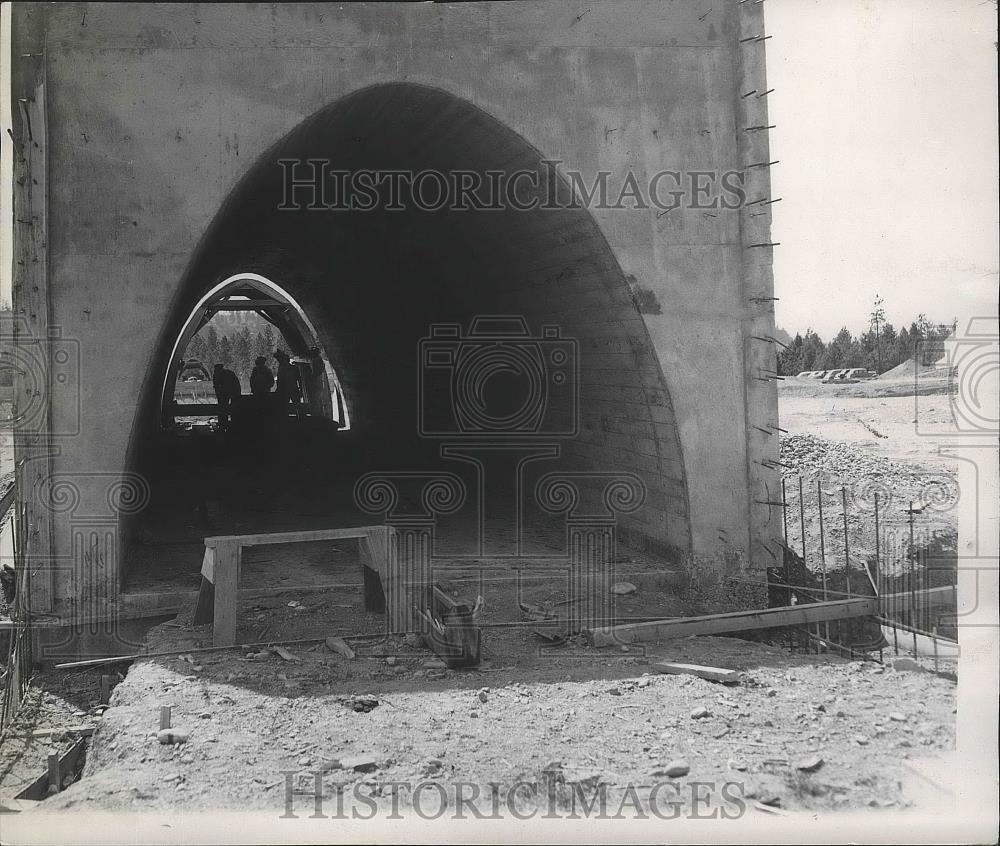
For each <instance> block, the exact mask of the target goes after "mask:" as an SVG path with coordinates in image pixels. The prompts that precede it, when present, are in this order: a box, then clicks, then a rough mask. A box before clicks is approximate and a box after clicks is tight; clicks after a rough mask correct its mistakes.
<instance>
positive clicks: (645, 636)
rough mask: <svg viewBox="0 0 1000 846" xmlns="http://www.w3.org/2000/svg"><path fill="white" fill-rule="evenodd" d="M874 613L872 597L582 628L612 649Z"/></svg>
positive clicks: (591, 638)
mask: <svg viewBox="0 0 1000 846" xmlns="http://www.w3.org/2000/svg"><path fill="white" fill-rule="evenodd" d="M877 613H878V600H877V599H876V598H875V597H864V598H862V599H838V600H835V601H832V602H810V603H806V604H802V605H783V606H780V607H778V608H766V609H764V610H756V611H732V612H730V613H727V614H709V615H707V616H704V617H678V618H676V619H672V620H657V621H654V622H651V623H633V624H630V625H629V624H627V625H622V626H605V627H603V628H599V629H586V630H585V632H584V633H585V634H586V636H587V639H588V640H589V641H590V643H591V645H593V646H613V645H620V644H628V643H636V642H639V641H647V640H660V639H669V638H677V637H691V636H694V635H717V634H726V633H728V632H743V631H750V630H752V629H771V628H775V627H780V626H801V625H806V624H808V623H820V622H823V621H826V620H846V619H849V618H852V617H870V616H874V615H875V614H877Z"/></svg>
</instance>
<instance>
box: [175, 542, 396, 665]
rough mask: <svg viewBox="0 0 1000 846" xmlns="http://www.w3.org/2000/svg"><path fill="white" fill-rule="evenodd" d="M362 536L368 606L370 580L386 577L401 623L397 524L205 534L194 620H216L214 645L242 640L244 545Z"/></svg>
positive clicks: (384, 587)
mask: <svg viewBox="0 0 1000 846" xmlns="http://www.w3.org/2000/svg"><path fill="white" fill-rule="evenodd" d="M344 538H357V539H358V540H359V541H360V547H361V563H362V570H363V572H364V576H365V585H366V590H365V606H366V608H367V609H368V610H381V609H380V608H376V607H373V606H374V605H375V604H376V601H375V600H374V599H373V597H372V594H373V592H372V591H371V590H370V589H369V587H368V586H369V585H370V582H371V580H372V579H373V577H375V576H376V575H377V577H378V579H379V580H381V584H382V590H383V591H384V594H385V601H386V602H387V603H388V605H389V608H390V609H391V610H390V626H392V627H393V629H395V628H396V625H397V623H398V621H396V620H395V619H393V617H394V615H395V611H394V610H393V609H397V608H400V607H405V603H401V602H400V601H399V599H400V598H399V597H397V593H399V594H405V593H406V591H405V590H402V587H403V585H402V580H401V578H400V574H399V572H398V569H399V568H398V563H397V561H398V557H397V554H396V533H395V530H394V529H393V528H392V526H384V525H383V526H357V527H355V528H353V529H319V530H316V531H307V532H275V533H271V534H263V535H223V536H220V537H212V538H205V559H204V561H203V562H202V565H201V588H200V589H199V591H198V605H197V607H196V608H195V612H194V625H196V626H201V625H205V624H206V623H212V644H213V646H235V645H236V604H237V599H238V598H239V582H240V562H241V558H242V551H243V547H245V546H263V545H265V544H277V543H305V542H307V541H322V540H342V539H344Z"/></svg>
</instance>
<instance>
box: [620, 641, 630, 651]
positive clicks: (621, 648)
mask: <svg viewBox="0 0 1000 846" xmlns="http://www.w3.org/2000/svg"><path fill="white" fill-rule="evenodd" d="M618 651H619V652H628V651H629V648H628V647H627V646H626V645H625V644H624V643H623V644H622V645H621V646H619V647H618Z"/></svg>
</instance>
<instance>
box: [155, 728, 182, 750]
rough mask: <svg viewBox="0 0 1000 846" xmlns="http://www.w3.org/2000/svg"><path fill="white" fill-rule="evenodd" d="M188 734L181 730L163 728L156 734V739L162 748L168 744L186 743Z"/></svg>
mask: <svg viewBox="0 0 1000 846" xmlns="http://www.w3.org/2000/svg"><path fill="white" fill-rule="evenodd" d="M189 737H190V732H188V731H187V730H186V729H182V728H165V729H160V730H159V731H158V732H157V733H156V739H157V740H158V741H160V743H162V744H163V745H164V746H166V745H170V744H179V743H187V740H188V738H189Z"/></svg>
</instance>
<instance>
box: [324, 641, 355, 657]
mask: <svg viewBox="0 0 1000 846" xmlns="http://www.w3.org/2000/svg"><path fill="white" fill-rule="evenodd" d="M326 648H327V649H329V650H330V651H331V652H336V653H337V654H338V655H343V656H344V657H345V658H348V659H353V658H354V650H353V649H351V647H349V646H348V645H347V641H345V640H344V639H343V638H342V637H328V638H327V639H326Z"/></svg>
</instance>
